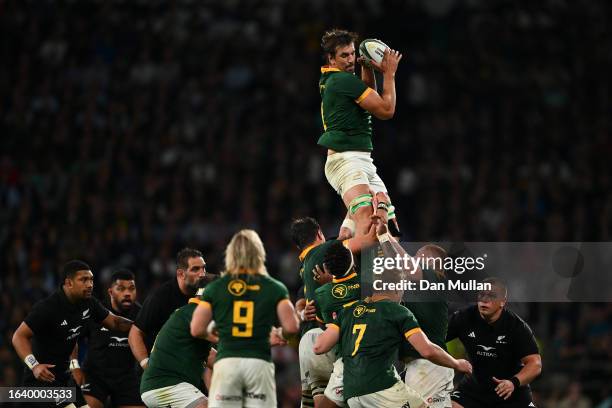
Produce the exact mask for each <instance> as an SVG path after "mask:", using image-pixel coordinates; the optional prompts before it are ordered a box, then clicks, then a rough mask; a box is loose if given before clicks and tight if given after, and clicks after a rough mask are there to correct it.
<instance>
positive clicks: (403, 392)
mask: <svg viewBox="0 0 612 408" xmlns="http://www.w3.org/2000/svg"><path fill="white" fill-rule="evenodd" d="M348 406H349V407H350V408H404V407H405V408H424V407H426V406H427V405H426V404H425V401H424V400H423V398H421V396H420V395H419V394H418V393H417V392H416V391H414V390H413V389H411V388H410V387H408V386H407V385H406V384H404V383H403V382H402V381H398V382H396V383H395V384H394V385H392V386H391V387H389V388H387V389H386V390H382V391H378V392H374V393H372V394H366V395H360V396H359V397H352V398H349V400H348Z"/></svg>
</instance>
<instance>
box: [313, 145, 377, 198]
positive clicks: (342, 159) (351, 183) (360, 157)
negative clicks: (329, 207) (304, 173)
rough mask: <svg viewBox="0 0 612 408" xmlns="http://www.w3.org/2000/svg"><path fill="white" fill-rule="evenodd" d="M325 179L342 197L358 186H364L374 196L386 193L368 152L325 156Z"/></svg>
mask: <svg viewBox="0 0 612 408" xmlns="http://www.w3.org/2000/svg"><path fill="white" fill-rule="evenodd" d="M325 177H326V178H327V181H328V182H329V184H330V185H331V186H332V187H333V188H334V190H336V192H337V193H338V194H339V195H340V197H342V196H343V195H344V193H346V192H347V191H348V190H350V189H351V188H352V187H355V186H357V185H359V184H366V185H369V186H370V189H371V190H372V191H373V192H374V194H376V193H378V192H379V191H382V192H385V193H386V192H387V187H386V186H385V183H383V181H382V179H381V178H380V177H379V176H378V174H377V173H376V166H374V161H373V160H372V155H371V153H369V152H339V153H334V154H330V155H328V156H327V161H326V162H325Z"/></svg>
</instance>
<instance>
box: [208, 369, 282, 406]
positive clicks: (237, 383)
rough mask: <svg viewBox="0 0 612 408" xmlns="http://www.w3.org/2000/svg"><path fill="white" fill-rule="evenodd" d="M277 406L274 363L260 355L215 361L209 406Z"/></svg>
mask: <svg viewBox="0 0 612 408" xmlns="http://www.w3.org/2000/svg"><path fill="white" fill-rule="evenodd" d="M275 406H276V382H275V380H274V363H271V362H269V361H265V360H261V359H259V358H239V357H226V358H222V359H221V360H218V361H216V362H215V366H214V369H213V376H212V381H211V384H210V392H209V393H208V407H209V408H220V407H237V408H241V407H249V408H250V407H254V408H268V407H275Z"/></svg>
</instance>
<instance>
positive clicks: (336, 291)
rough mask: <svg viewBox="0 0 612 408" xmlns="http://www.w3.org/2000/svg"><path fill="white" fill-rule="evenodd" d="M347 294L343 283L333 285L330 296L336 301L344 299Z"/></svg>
mask: <svg viewBox="0 0 612 408" xmlns="http://www.w3.org/2000/svg"><path fill="white" fill-rule="evenodd" d="M347 293H348V290H347V288H346V285H345V284H344V283H340V284H338V285H334V287H333V288H332V296H333V297H335V298H336V299H343V298H345V297H346V294H347Z"/></svg>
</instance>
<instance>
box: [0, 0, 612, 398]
mask: <svg viewBox="0 0 612 408" xmlns="http://www.w3.org/2000/svg"><path fill="white" fill-rule="evenodd" d="M611 17H612V16H611V7H610V5H609V4H607V3H606V2H604V1H572V2H570V1H563V0H547V1H540V2H528V1H494V2H488V1H478V0H471V1H459V0H456V1H455V0H446V1H442V0H437V1H431V0H427V1H424V0H423V1H417V0H413V1H384V2H383V1H382V0H381V1H376V0H372V1H365V0H364V1H356V2H350V1H341V2H334V3H332V4H330V3H329V2H323V1H293V2H289V1H274V0H268V1H263V2H250V1H246V0H245V1H241V0H235V1H225V2H216V1H204V2H195V1H187V0H186V1H177V2H163V1H134V2H121V1H117V2H105V1H90V2H79V1H66V2H55V1H44V2H35V1H5V2H3V3H2V4H0V33H1V35H0V58H1V59H2V60H3V61H5V63H4V64H1V65H0V95H1V98H0V115H1V117H0V134H1V136H0V140H1V143H0V208H2V210H1V211H0V253H1V254H2V256H0V271H1V273H0V293H1V294H0V310H1V313H0V334H1V337H0V385H2V386H7V385H13V384H17V383H18V382H19V378H20V376H21V369H22V366H23V364H22V362H21V361H19V360H18V358H17V356H16V355H15V353H14V351H13V350H12V347H11V342H10V339H11V336H12V334H13V331H14V329H15V328H16V326H17V325H18V324H19V323H20V322H21V321H22V320H23V318H24V316H25V315H26V313H27V312H28V311H29V310H30V308H31V307H32V304H33V303H34V302H36V301H37V300H39V299H42V298H43V297H45V296H46V295H47V294H49V293H50V292H52V291H53V290H54V289H55V288H56V287H57V285H58V284H59V278H58V273H57V272H58V268H59V266H60V265H61V263H62V262H63V261H66V260H68V259H71V258H79V259H86V260H87V261H88V263H89V264H90V265H92V267H93V268H94V274H95V279H96V285H97V294H98V297H100V298H101V297H102V296H103V293H104V292H103V291H102V288H104V287H105V286H106V283H107V281H108V279H109V277H110V274H111V272H112V270H113V269H114V268H116V267H119V266H122V267H129V268H131V269H132V270H133V271H134V272H135V273H136V276H137V281H138V284H139V288H142V289H139V292H140V293H139V297H140V300H141V301H142V300H144V297H145V296H146V294H147V292H148V291H149V290H150V289H151V288H153V287H155V286H157V285H159V284H160V283H161V282H163V281H165V280H166V279H168V278H169V277H170V276H171V274H173V273H174V270H175V265H174V255H175V253H176V251H177V250H178V249H179V248H181V247H183V246H185V245H191V246H193V247H196V248H198V249H200V250H201V251H202V252H203V253H204V256H205V258H206V261H207V265H208V266H207V268H208V270H209V271H212V272H215V273H218V272H220V268H221V265H222V259H223V258H222V256H223V248H224V247H225V245H226V244H227V242H228V240H229V238H230V236H231V234H233V233H234V232H235V231H237V230H238V229H239V228H246V227H250V228H253V229H255V230H257V231H258V232H259V233H260V234H261V237H262V239H263V241H264V243H265V245H266V249H267V252H268V262H267V263H268V268H269V270H270V272H271V274H272V275H273V276H275V277H278V278H279V279H281V280H282V281H283V282H284V283H285V284H286V285H287V286H288V287H289V288H290V290H293V291H294V292H295V291H296V290H297V289H298V286H299V276H298V275H297V273H296V270H297V264H298V261H297V253H296V252H295V250H294V249H293V248H292V244H291V242H290V240H289V237H288V227H289V223H290V221H291V219H292V218H295V217H298V216H306V215H310V216H314V217H316V218H317V219H318V220H319V221H320V223H321V225H322V226H323V227H324V228H326V229H327V230H328V231H326V232H327V233H329V235H334V234H335V233H336V231H337V228H338V227H339V224H340V222H341V220H342V217H343V216H344V208H343V206H342V203H341V201H340V200H339V199H338V197H337V196H336V194H335V193H334V192H333V190H332V189H331V188H330V187H329V186H328V185H327V182H326V181H325V177H324V174H323V164H324V160H325V156H324V155H325V153H324V151H323V149H322V148H320V147H318V146H317V145H316V140H317V138H318V136H319V134H320V117H319V95H318V90H317V80H318V76H319V65H320V63H321V55H320V47H319V40H320V37H321V34H322V32H323V31H324V30H325V29H326V28H328V27H330V26H334V25H337V26H341V27H347V28H349V29H351V30H355V31H357V32H359V33H360V34H362V35H363V36H364V37H379V38H381V39H383V40H385V42H387V43H388V44H391V45H392V46H393V47H394V48H396V49H399V50H401V51H402V52H403V53H404V60H403V61H402V65H401V66H400V69H399V71H398V74H397V78H396V81H397V82H396V83H397V89H398V107H397V114H396V116H395V117H394V119H393V120H391V121H388V122H376V123H375V124H374V134H375V138H374V143H375V158H376V162H377V163H378V166H379V170H380V172H381V174H382V175H384V177H385V181H386V183H387V186H388V187H389V190H390V191H391V194H392V197H393V199H394V204H395V206H396V208H397V212H398V218H399V219H400V222H401V225H402V230H403V231H404V233H405V234H406V235H405V236H404V239H409V240H419V241H440V240H461V241H610V240H611V235H612V192H611V190H610V188H609V186H610V185H612V179H611V174H612V173H610V171H609V169H610V166H609V157H610V156H611V155H612V137H610V130H611V122H610V115H609V112H610V110H611V108H612V107H611V104H610V93H609V90H610V77H609V75H607V74H606V72H610V71H612V66H611V65H612V57H611V54H610V52H609V50H610V48H611V46H612V44H611V43H610V38H612V36H609V35H608V34H609V32H608V30H609V29H608V28H607V27H606V24H605V23H606V21H607V20H610V18H611ZM521 307H522V309H521V310H524V311H525V313H522V317H523V318H524V319H525V320H526V321H528V322H529V323H530V325H531V326H532V327H534V330H535V332H536V333H537V335H538V340H539V342H540V346H541V351H542V356H543V359H544V372H543V375H542V377H541V378H540V379H539V380H537V381H536V382H535V383H534V384H533V390H534V393H535V395H536V397H537V401H538V402H539V404H540V406H543V407H569V406H572V407H596V406H599V407H607V406H611V405H612V402H611V401H610V399H611V397H610V395H611V392H610V385H609V384H608V381H606V379H609V378H611V377H612V323H611V322H612V305H611V304H610V303H592V304H590V303H589V304H587V303H566V304H536V303H530V304H527V305H521ZM275 357H276V361H277V362H280V365H279V366H278V367H279V368H278V369H277V381H278V383H279V386H278V390H279V392H280V393H281V397H280V399H279V401H282V402H283V404H284V405H282V406H287V407H289V406H295V401H298V400H299V397H300V386H299V374H298V371H297V367H296V362H297V355H296V353H295V352H294V351H292V350H291V349H289V348H279V349H276V350H275ZM598 404H600V405H598ZM606 404H608V405H606Z"/></svg>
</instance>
